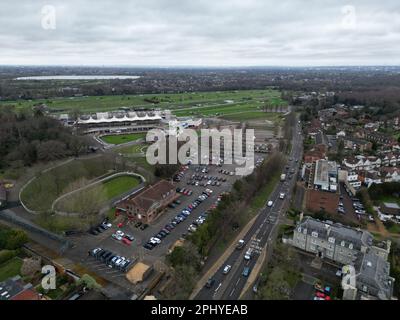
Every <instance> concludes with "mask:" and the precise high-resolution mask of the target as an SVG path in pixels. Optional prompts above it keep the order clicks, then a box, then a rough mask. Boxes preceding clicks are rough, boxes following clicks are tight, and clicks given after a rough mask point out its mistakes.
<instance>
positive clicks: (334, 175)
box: [314, 160, 338, 192]
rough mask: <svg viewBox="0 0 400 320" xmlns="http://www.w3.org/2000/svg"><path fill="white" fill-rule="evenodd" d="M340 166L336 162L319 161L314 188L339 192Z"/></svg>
mask: <svg viewBox="0 0 400 320" xmlns="http://www.w3.org/2000/svg"><path fill="white" fill-rule="evenodd" d="M337 180H338V166H337V164H336V162H335V161H328V160H318V161H317V162H316V165H315V172H314V188H316V189H321V190H324V191H332V192H336V191H337Z"/></svg>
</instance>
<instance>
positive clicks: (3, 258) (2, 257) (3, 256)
mask: <svg viewBox="0 0 400 320" xmlns="http://www.w3.org/2000/svg"><path fill="white" fill-rule="evenodd" d="M16 255H17V251H16V250H1V251H0V264H2V263H4V262H7V261H8V260H11V259H12V258H14V257H15V256H16Z"/></svg>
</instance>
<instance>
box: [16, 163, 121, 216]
mask: <svg viewBox="0 0 400 320" xmlns="http://www.w3.org/2000/svg"><path fill="white" fill-rule="evenodd" d="M113 168H114V164H113V162H112V161H106V160H105V159H103V158H102V157H97V158H93V159H84V160H73V161H71V162H69V163H67V164H64V165H62V166H59V167H57V168H54V169H52V170H49V171H47V172H45V173H42V174H40V175H38V177H37V178H36V179H35V180H33V181H32V182H31V183H30V184H28V185H27V186H26V188H25V189H24V190H23V192H22V193H21V198H22V200H23V202H24V203H25V205H26V206H27V207H28V208H29V209H31V210H35V211H39V212H43V211H48V210H50V209H51V204H52V203H53V201H54V200H56V199H57V198H58V197H59V196H60V195H62V194H63V193H65V191H66V190H67V189H68V186H70V185H71V184H73V183H75V182H76V181H78V180H80V179H82V178H84V179H87V181H89V180H92V179H94V178H96V177H99V176H102V175H104V174H106V173H108V172H109V171H110V170H112V169H113Z"/></svg>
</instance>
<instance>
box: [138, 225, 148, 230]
mask: <svg viewBox="0 0 400 320" xmlns="http://www.w3.org/2000/svg"><path fill="white" fill-rule="evenodd" d="M148 226H149V225H148V224H142V225H141V226H140V230H145V229H147V227H148Z"/></svg>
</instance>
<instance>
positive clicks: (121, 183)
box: [103, 176, 140, 200]
mask: <svg viewBox="0 0 400 320" xmlns="http://www.w3.org/2000/svg"><path fill="white" fill-rule="evenodd" d="M139 183H140V181H139V179H138V178H136V177H132V176H122V177H117V178H114V179H112V180H108V181H106V182H104V183H103V185H104V187H105V189H106V193H107V197H108V200H109V199H113V198H115V197H116V196H118V195H121V194H123V193H125V192H127V191H129V190H131V189H133V188H135V187H137V186H138V185H139Z"/></svg>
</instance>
